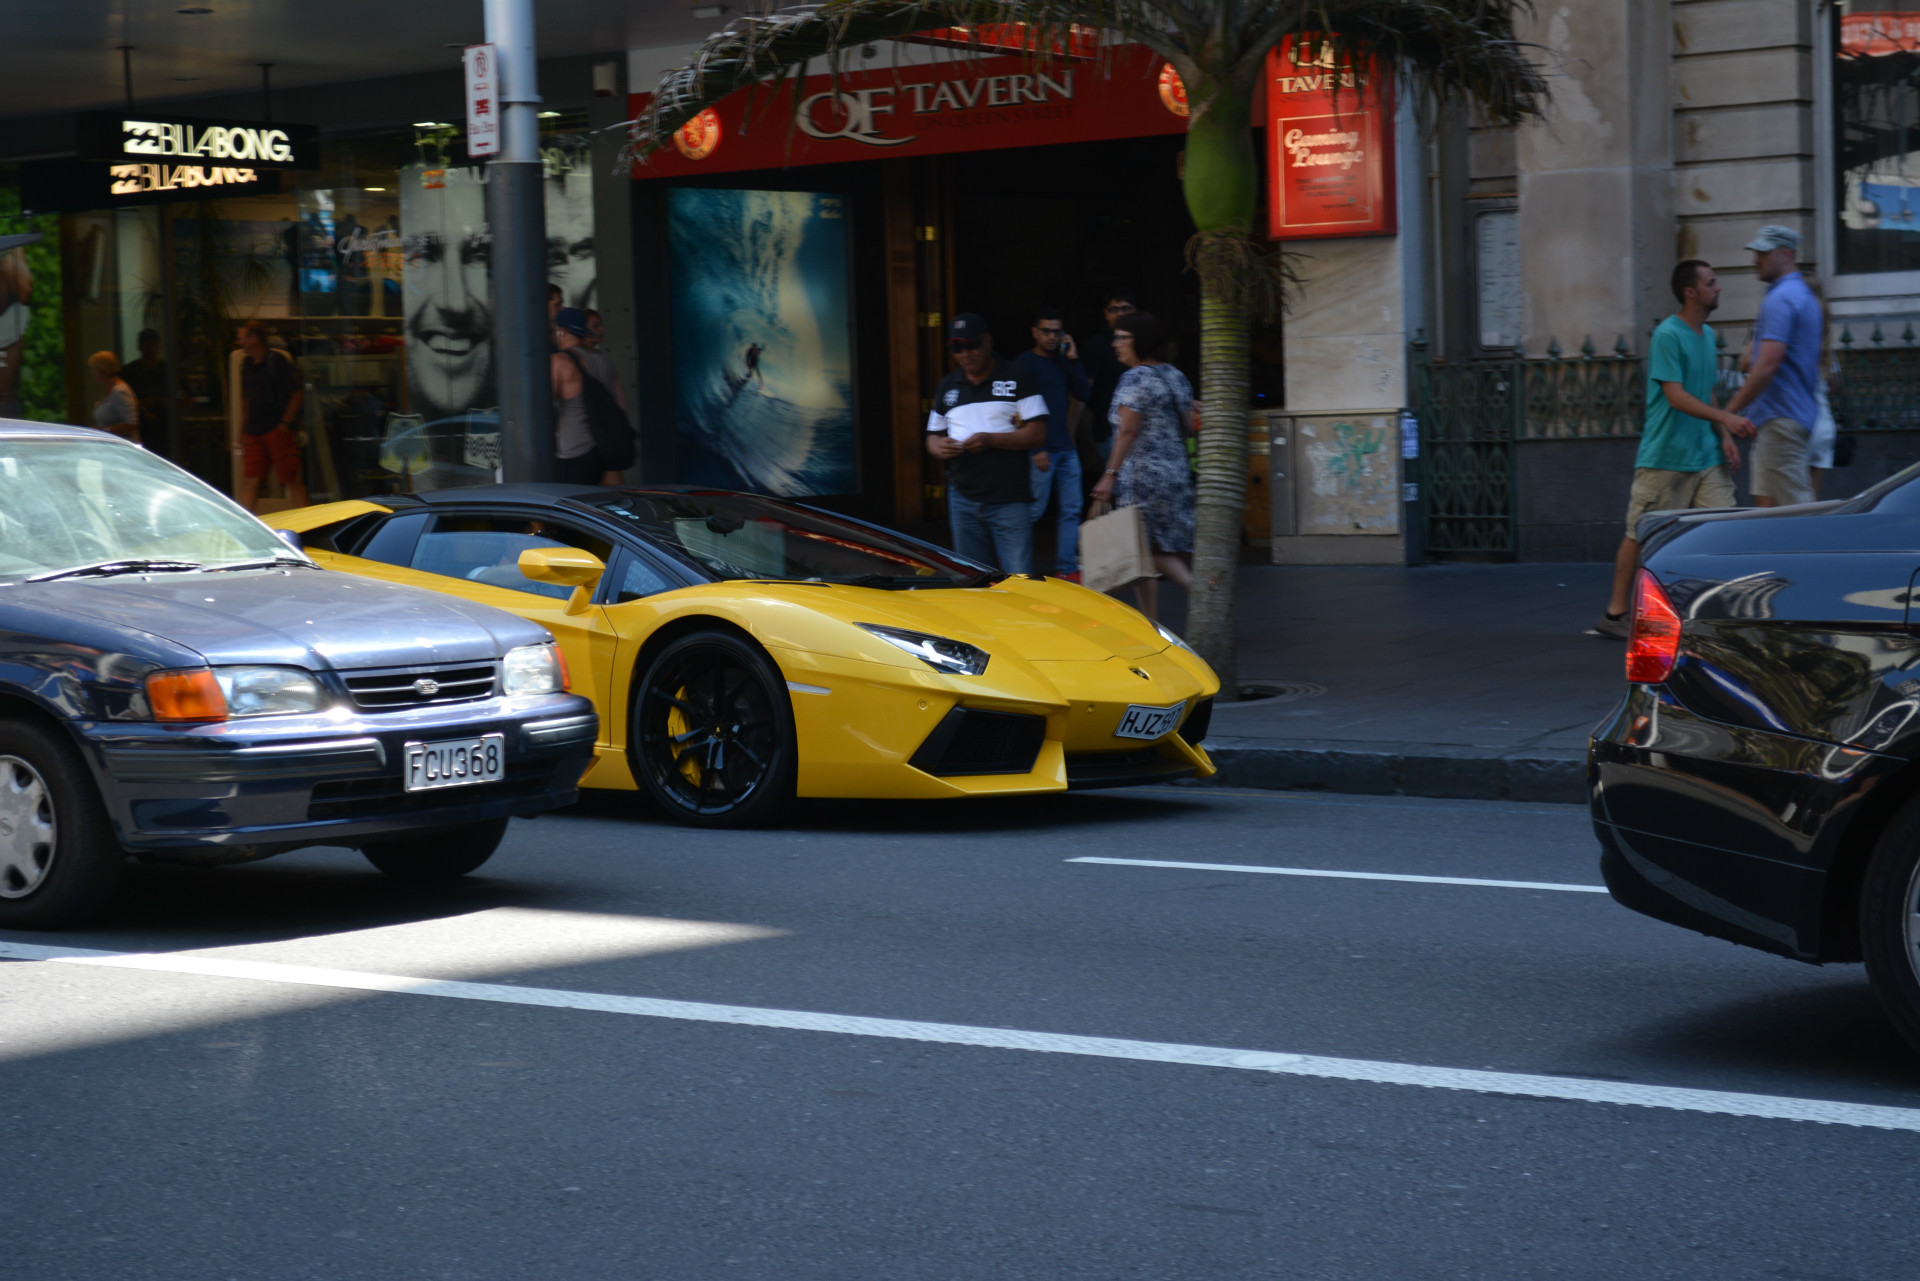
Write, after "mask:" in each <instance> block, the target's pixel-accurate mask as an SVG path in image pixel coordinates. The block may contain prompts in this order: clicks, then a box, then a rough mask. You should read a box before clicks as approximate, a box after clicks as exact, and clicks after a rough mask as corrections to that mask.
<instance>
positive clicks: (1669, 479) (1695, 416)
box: [1592, 258, 1753, 640]
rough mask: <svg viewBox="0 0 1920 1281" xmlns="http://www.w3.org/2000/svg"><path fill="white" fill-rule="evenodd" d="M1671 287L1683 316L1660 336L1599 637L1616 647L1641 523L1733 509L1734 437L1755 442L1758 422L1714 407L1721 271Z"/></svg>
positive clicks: (1696, 265) (1696, 263) (1695, 267)
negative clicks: (1685, 510) (1659, 516)
mask: <svg viewBox="0 0 1920 1281" xmlns="http://www.w3.org/2000/svg"><path fill="white" fill-rule="evenodd" d="M1669 284H1670V285H1671V287H1672V289H1673V296H1674V297H1675V298H1677V299H1679V301H1680V311H1679V313H1678V314H1677V315H1672V316H1668V317H1667V318H1666V319H1665V320H1663V321H1661V322H1660V324H1659V325H1658V326H1657V327H1656V328H1655V329H1654V331H1653V342H1652V344H1651V345H1650V347H1649V349H1648V351H1647V412H1646V422H1645V424H1644V425H1643V426H1642V427H1641V429H1640V451H1639V453H1637V454H1635V455H1634V459H1633V493H1632V496H1631V497H1630V498H1628V500H1627V536H1626V537H1625V538H1623V539H1621V540H1620V551H1619V553H1618V554H1617V555H1616V556H1615V557H1614V560H1613V599H1612V600H1611V601H1609V602H1608V603H1607V613H1606V617H1604V618H1602V619H1601V620H1600V621H1599V622H1598V623H1596V624H1594V627H1593V632H1592V634H1593V635H1598V636H1607V637H1611V638H1612V639H1614V640H1625V639H1626V637H1627V630H1628V628H1627V608H1628V605H1629V603H1630V602H1631V599H1632V595H1631V593H1632V591H1633V578H1634V573H1635V572H1636V571H1637V570H1638V569H1639V568H1640V542H1639V524H1640V518H1641V517H1642V516H1645V515H1646V514H1647V513H1648V512H1656V511H1672V510H1674V509H1676V508H1682V507H1731V506H1733V505H1734V503H1733V471H1734V469H1735V468H1737V467H1739V466H1740V449H1739V447H1738V446H1737V445H1735V444H1734V443H1733V437H1734V436H1751V435H1753V424H1752V423H1751V422H1749V421H1747V420H1746V419H1745V418H1742V417H1740V416H1739V415H1738V414H1734V413H1729V412H1728V411H1727V410H1724V409H1715V408H1714V407H1713V383H1714V378H1715V376H1716V375H1717V374H1718V372H1719V359H1718V353H1717V352H1716V350H1715V344H1714V338H1713V328H1712V326H1710V325H1708V324H1707V317H1708V316H1709V315H1710V314H1712V312H1713V309H1714V308H1715V307H1718V306H1719V305H1720V281H1719V279H1718V278H1717V277H1716V276H1715V275H1714V274H1713V268H1712V267H1710V266H1708V265H1707V264H1706V263H1704V262H1702V261H1701V260H1700V259H1698V258H1689V259H1687V260H1686V261H1685V262H1683V263H1681V264H1680V265H1679V266H1677V267H1675V268H1674V269H1673V278H1672V280H1671V281H1670V282H1669Z"/></svg>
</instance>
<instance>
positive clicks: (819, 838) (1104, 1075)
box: [0, 788, 1920, 1281]
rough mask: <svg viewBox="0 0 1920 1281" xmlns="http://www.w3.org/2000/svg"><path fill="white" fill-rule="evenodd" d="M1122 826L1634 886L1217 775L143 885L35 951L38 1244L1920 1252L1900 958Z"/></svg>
mask: <svg viewBox="0 0 1920 1281" xmlns="http://www.w3.org/2000/svg"><path fill="white" fill-rule="evenodd" d="M1089 857H1091V858H1105V859H1124V860H1159V861H1174V862H1193V863H1213V864H1225V865H1237V866H1259V867H1281V868H1294V869H1305V870H1332V871H1347V872H1363V873H1371V874H1380V875H1386V876H1400V875H1410V876H1416V877H1422V876H1424V877H1436V878H1454V880H1456V881H1458V880H1479V881H1495V882H1499V881H1506V882H1528V883H1537V884H1550V885H1568V886H1591V885H1593V884H1596V883H1597V873H1596V870H1595V866H1594V864H1595V848H1594V844H1593V839H1592V836H1591V834H1590V832H1589V831H1588V829H1587V827H1586V824H1585V820H1584V817H1583V816H1582V814H1581V812H1580V811H1579V810H1577V809H1572V808H1561V807H1551V806H1520V805H1512V804H1502V803H1497V802H1487V803H1468V802H1448V801H1414V800H1395V799H1379V798H1362V797H1338V796H1301V795H1279V794H1258V793H1231V792H1223V791H1217V790H1209V789H1199V788H1192V789H1188V788H1182V789H1171V788H1170V789H1162V790H1157V791H1153V792H1128V793H1095V794H1082V795H1074V796H1068V797H1058V798H1047V799H1043V800H1035V801H1019V802H1006V803H991V804H975V805H968V806H908V805H889V804H875V803H865V802H861V803H845V804H834V805H826V804H821V805H816V806H813V807H811V808H809V809H808V810H807V811H806V812H804V813H803V814H802V815H800V816H799V818H798V819H797V820H796V821H795V822H794V823H793V824H791V825H790V826H788V827H786V828H783V829H781V830H777V831H769V832H758V833H746V834H712V833H692V832H687V831H684V830H681V829H677V828H671V827H667V826H664V825H662V824H661V823H659V822H657V821H656V820H655V819H654V818H653V817H652V815H651V814H650V813H649V812H648V811H646V810H645V809H644V808H643V807H641V806H640V805H639V804H638V803H637V802H633V803H628V802H626V801H623V800H621V799H619V798H612V799H600V800H595V801H593V802H591V803H589V804H588V805H585V806H583V807H581V808H580V809H578V810H575V811H571V812H569V813H567V814H564V815H558V816H549V817H546V818H542V819H540V820H537V821H534V822H523V823H520V824H517V825H516V828H515V830H514V832H513V833H512V834H511V835H510V836H509V838H508V843H507V845H506V846H505V847H504V848H503V850H502V852H501V853H500V854H499V855H498V856H496V858H495V859H494V861H493V862H491V863H489V864H488V865H487V867H485V868H484V869H482V873H481V874H479V875H476V876H474V877H471V878H468V879H467V880H466V881H463V882H459V883H455V884H452V885H447V886H441V887H436V888H431V889H416V890H408V889H404V888H400V887H396V886H394V885H392V884H390V883H388V882H386V881H385V880H383V879H382V878H381V877H380V876H378V875H377V874H376V873H374V872H372V870H371V869H370V868H368V867H367V866H366V865H365V864H364V863H363V862H361V860H360V859H359V858H358V856H356V855H352V854H348V853H344V852H340V851H330V850H329V851H318V850H317V851H307V852H303V853H300V854H295V855H290V856H285V857H283V858H280V859H277V860H273V861H270V862H267V863H263V864H258V865H255V866H251V867H244V868H233V869H226V870H223V871H218V872H200V871H190V870H184V869H170V868H139V869H136V870H134V871H133V872H132V873H131V874H130V876H129V878H128V881H127V883H126V887H125V890H124V891H123V893H122V895H121V898H120V900H119V901H118V904H117V906H116V908H115V911H114V913H113V915H112V916H111V917H110V919H108V920H107V921H106V922H104V923H103V924H102V925H101V927H100V928H97V929H94V930H90V931H86V932H80V933H68V934H60V935H29V934H11V935H6V936H4V941H0V950H6V949H9V948H10V949H11V950H12V951H13V952H14V954H15V955H16V957H26V958H28V959H13V960H10V961H7V962H5V963H0V1074H3V1075H0V1080H4V1082H5V1086H4V1093H3V1094H0V1103H4V1105H5V1108H4V1112H0V1117H4V1127H3V1128H0V1135H4V1138H0V1197H4V1204H5V1205H6V1206H7V1210H6V1212H5V1214H4V1215H0V1259H4V1260H5V1263H4V1264H0V1270H4V1273H5V1274H6V1275H7V1276H9V1277H17V1278H21V1279H22V1281H68V1279H74V1281H78V1279H82V1278H84V1279H86V1281H95V1279H107V1278H114V1279H119V1278H140V1279H142V1281H148V1279H151V1281H170V1279H172V1278H182V1279H187V1278H191V1279H192V1281H220V1279H221V1278H234V1279H235V1281H268V1279H273V1281H278V1279H280V1278H289V1279H291V1278H354V1279H384V1278H408V1279H410V1281H411V1279H419V1278H453V1279H458V1281H468V1279H481V1278H484V1279H492V1278H515V1279H520V1278H622V1279H633V1278H647V1279H650V1281H651V1279H655V1278H658V1279H663V1281H664V1279H671V1281H681V1279H695V1278H726V1279H728V1281H734V1279H745V1278H778V1279H781V1281H785V1279H788V1278H835V1279H839V1278H886V1279H888V1281H905V1279H908V1278H927V1279H929V1281H950V1279H956V1278H969V1279H970V1278H982V1279H987V1278H991V1279H993V1281H1002V1279H1012V1278H1036V1279H1039V1278H1045V1279H1048V1281H1055V1279H1060V1278H1187V1277H1196V1278H1199V1277H1204V1278H1262V1279H1267V1278H1367V1279H1369V1281H1377V1279H1379V1278H1421V1279H1425V1278H1443V1277H1471V1278H1475V1279H1476V1281H1491V1279H1493V1278H1515V1279H1516V1281H1518V1279H1527V1281H1532V1279H1534V1278H1542V1277H1593V1278H1609V1279H1618V1278H1635V1279H1641V1278H1664V1277H1675V1278H1682V1277H1684V1278H1689V1279H1691V1281H1697V1279H1699V1278H1721V1277H1727V1278H1787V1279H1788V1281H1843V1279H1852V1281H1867V1279H1868V1278H1876V1279H1877V1278H1884V1277H1888V1276H1904V1275H1911V1273H1912V1271H1913V1269H1914V1265H1915V1257H1916V1248H1917V1247H1920V1225H1917V1224H1916V1218H1915V1215H1914V1212H1913V1207H1914V1206H1915V1204H1916V1203H1920V1061H1917V1060H1916V1059H1915V1058H1913V1057H1911V1056H1909V1055H1908V1054H1907V1053H1906V1052H1905V1051H1904V1050H1903V1049H1902V1048H1901V1047H1900V1046H1899V1045H1898V1044H1897V1043H1896V1042H1895V1041H1894V1039H1893V1037H1892V1035H1891V1033H1890V1032H1889V1031H1888V1030H1887V1028H1886V1027H1885V1026H1884V1025H1883V1023H1882V1022H1881V1020H1880V1018H1879V1015H1878V1013H1877V1011H1876V1009H1875V1007H1874V1004H1873V1000H1872V997H1871V994H1870V993H1869V991H1868V989H1867V987H1866V984H1865V980H1864V977H1863V975H1862V973H1861V972H1860V971H1859V969H1858V968H1857V967H1842V968H1834V969H1825V970H1821V969H1814V968H1810V967H1806V966H1800V965H1796V964H1794V963H1792V962H1788V961H1783V960H1777V959H1774V958H1769V957H1765V956H1761V955H1758V954H1754V953H1749V952H1745V951H1742V950H1740V949H1736V948H1734V947H1732V946H1730V945H1727V944H1722V943H1716V942H1712V941H1709V940H1706V939H1703V938H1700V937H1698V936H1695V935H1691V934H1687V933H1683V932H1681V931H1678V930H1675V929H1672V928H1669V927H1665V926H1661V925H1659V924H1656V923H1654V922H1652V921H1647V920H1643V919H1642V918H1640V917H1637V916H1635V915H1633V914H1631V913H1629V912H1627V911H1626V910H1625V909H1622V908H1620V907H1618V906H1616V905H1615V904H1613V902H1612V901H1611V900H1610V899H1608V898H1607V897H1606V896H1605V895H1604V894H1595V893H1591V892H1587V891H1584V890H1581V889H1536V888H1515V887H1513V886H1511V885H1498V884H1458V883H1452V882H1449V881H1445V880H1442V881H1417V880H1415V881H1404V880H1383V879H1355V878H1332V877H1323V876H1294V875H1266V874H1260V873H1253V872H1236V871H1216V870H1202V869H1190V868H1154V867H1145V866H1138V865H1134V864H1130V863H1087V862H1073V861H1069V860H1073V859H1078V858H1089ZM49 946H52V947H58V948H65V949H90V950H93V951H97V952H101V953H106V954H108V955H104V956H92V957H89V956H84V955H70V954H54V953H48V952H44V951H36V950H35V949H45V948H47V947H49ZM128 954H137V955H134V956H129V955H128ZM50 957H52V958H56V959H48V958H50ZM35 958H38V959H35ZM368 976H387V977H382V978H369V977H368ZM436 981H437V985H436ZM382 988H385V989H389V990H377V989H382ZM392 989H399V990H392ZM407 989H412V990H407ZM609 998H615V999H609ZM626 998H653V1000H651V1001H650V1000H648V999H626ZM671 1002H695V1003H703V1004H701V1005H697V1006H683V1005H673V1004H670V1003H671ZM787 1012H806V1013H803V1014H792V1013H787ZM862 1020H866V1021H862ZM888 1020H891V1021H892V1022H886V1021H888ZM1007 1030H1012V1031H1011V1032H1009V1031H1007ZM1295 1056H1303V1057H1295ZM1313 1056H1321V1057H1313ZM1406 1079H1415V1080H1420V1081H1423V1082H1425V1084H1401V1083H1395V1082H1398V1081H1401V1080H1406ZM1530 1091H1538V1092H1546V1093H1554V1092H1558V1093H1559V1094H1560V1095H1562V1097H1539V1096H1538V1095H1537V1093H1530ZM1609 1092H1612V1093H1611V1094H1610V1093H1609ZM1636 1092H1637V1093H1636ZM1725 1092H1733V1096H1734V1097H1732V1099H1731V1101H1729V1096H1728V1094H1727V1093H1725ZM1621 1094H1624V1095H1628V1096H1631V1097H1633V1098H1635V1099H1638V1100H1639V1101H1640V1102H1641V1103H1646V1102H1652V1103H1654V1104H1655V1106H1641V1105H1634V1104H1629V1103H1622V1102H1616V1101H1608V1100H1609V1098H1611V1097H1613V1096H1614V1095H1621ZM1827 1103H1837V1104H1841V1105H1847V1106H1844V1107H1842V1108H1841V1109H1839V1110H1838V1111H1837V1112H1835V1111H1833V1110H1831V1109H1829V1110H1828V1111H1825V1112H1823V1111H1822V1110H1821V1109H1822V1107H1823V1105H1824V1104H1827ZM1803 1115H1825V1116H1839V1117H1840V1118H1841V1120H1842V1122H1843V1123H1835V1124H1821V1123H1815V1122H1814V1121H1810V1120H1804V1119H1791V1118H1794V1117H1798V1116H1803ZM1781 1118H1787V1119H1781Z"/></svg>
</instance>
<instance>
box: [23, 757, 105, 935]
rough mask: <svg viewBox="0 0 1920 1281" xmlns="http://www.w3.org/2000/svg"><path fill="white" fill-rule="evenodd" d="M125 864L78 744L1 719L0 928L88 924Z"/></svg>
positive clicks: (25, 928) (27, 928)
mask: <svg viewBox="0 0 1920 1281" xmlns="http://www.w3.org/2000/svg"><path fill="white" fill-rule="evenodd" d="M126 860H127V852H126V851H125V850H124V849H122V848H121V846H120V842H119V840H118V839H117V838H116V837H115V836H114V834H113V824H112V822H111V821H110V820H109V819H108V818H107V810H106V806H104V805H102V804H101V803H100V793H99V791H98V790H97V789H96V788H95V787H94V783H93V771H92V770H90V769H88V768H87V763H86V761H84V760H83V759H81V756H80V752H79V749H78V748H76V747H75V746H74V745H73V743H72V741H71V740H69V739H68V738H67V736H66V735H65V734H63V733H61V732H60V731H59V730H58V729H56V728H52V727H49V726H46V725H41V724H37V723H33V722H29V721H0V928H6V929H16V930H51V929H60V928H63V927H66V926H71V925H80V924H82V923H84V922H85V921H87V920H88V919H90V918H91V917H93V916H96V915H98V914H99V911H100V909H101V908H103V907H105V906H106V903H107V900H108V899H109V898H111V897H112V896H113V890H114V887H115V886H116V885H118V884H119V883H120V872H121V869H122V868H124V867H125V866H126Z"/></svg>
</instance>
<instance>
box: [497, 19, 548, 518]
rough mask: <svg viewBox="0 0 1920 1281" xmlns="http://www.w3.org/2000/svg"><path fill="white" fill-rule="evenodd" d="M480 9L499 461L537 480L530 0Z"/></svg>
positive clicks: (541, 373)
mask: <svg viewBox="0 0 1920 1281" xmlns="http://www.w3.org/2000/svg"><path fill="white" fill-rule="evenodd" d="M486 13H487V42H488V43H489V44H492V45H493V46H494V48H495V58H496V60H497V62H498V68H499V77H500V80H499V83H500V95H499V101H500V106H501V112H500V154H499V155H497V156H495V157H494V158H493V161H492V163H491V164H490V166H489V176H488V180H487V201H488V211H487V217H488V222H489V223H490V224H491V225H490V227H489V231H490V232H491V234H492V241H493V244H492V259H493V350H494V358H495V361H496V374H497V377H498V379H499V385H500V463H501V467H502V469H503V471H504V473H505V477H506V479H507V480H508V481H520V482H527V481H543V480H548V479H550V478H551V476H552V471H553V423H552V421H551V416H550V414H551V411H550V404H551V392H550V389H549V386H548V377H547V372H548V367H547V356H548V352H549V350H550V348H551V335H550V334H549V333H548V325H547V217H546V208H545V205H544V203H543V197H542V194H541V165H540V120H539V117H538V114H537V113H538V111H539V108H540V86H539V68H538V64H537V63H536V61H535V55H534V43H533V0H486Z"/></svg>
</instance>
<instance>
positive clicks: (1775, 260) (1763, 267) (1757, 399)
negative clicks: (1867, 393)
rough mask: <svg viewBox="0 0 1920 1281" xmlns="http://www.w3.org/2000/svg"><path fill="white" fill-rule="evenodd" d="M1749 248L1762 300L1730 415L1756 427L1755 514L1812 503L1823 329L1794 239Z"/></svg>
mask: <svg viewBox="0 0 1920 1281" xmlns="http://www.w3.org/2000/svg"><path fill="white" fill-rule="evenodd" d="M1747 248H1749V249H1751V250H1752V251H1753V270H1754V274H1755V275H1757V276H1759V277H1760V279H1761V281H1762V282H1763V283H1765V284H1766V286H1767V296H1766V299H1765V301H1763V302H1762V303H1761V304H1760V319H1759V320H1757V321H1755V322H1754V326H1753V340H1754V351H1753V367H1752V368H1751V369H1750V370H1748V372H1747V381H1746V383H1745V384H1744V385H1742V386H1741V388H1740V390H1739V391H1737V392H1735V393H1734V397H1733V399H1732V400H1731V401H1729V402H1728V404H1727V409H1728V410H1729V411H1730V412H1732V413H1736V414H1738V413H1745V414H1746V416H1747V417H1749V418H1751V419H1752V420H1753V421H1754V422H1756V423H1759V424H1760V434H1759V436H1758V438H1757V439H1755V441H1754V443H1753V483H1752V489H1753V502H1754V506H1756V507H1774V506H1779V505H1786V506H1791V505H1792V504H1794V503H1810V502H1812V501H1813V474H1812V472H1811V470H1810V465H1809V450H1808V442H1809V440H1810V439H1811V438H1812V435H1813V424H1814V421H1815V419H1817V418H1818V417H1819V416H1820V409H1819V402H1818V399H1817V398H1818V394H1819V393H1818V390H1817V388H1818V385H1819V381H1820V335H1821V333H1822V332H1823V331H1824V330H1825V328H1826V323H1827V321H1826V317H1825V316H1823V315H1822V314H1821V312H1820V301H1819V299H1817V298H1815V297H1814V296H1813V290H1811V289H1809V288H1807V282H1806V281H1805V280H1802V279H1801V278H1800V270H1799V266H1798V264H1796V263H1795V261H1794V259H1795V258H1796V257H1797V256H1798V255H1799V252H1800V233H1799V232H1797V231H1795V230H1794V229H1793V228H1791V227H1777V226H1771V227H1762V228H1760V234H1759V235H1757V236H1755V237H1754V238H1753V240H1752V241H1751V242H1749V243H1748V245H1747Z"/></svg>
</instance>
